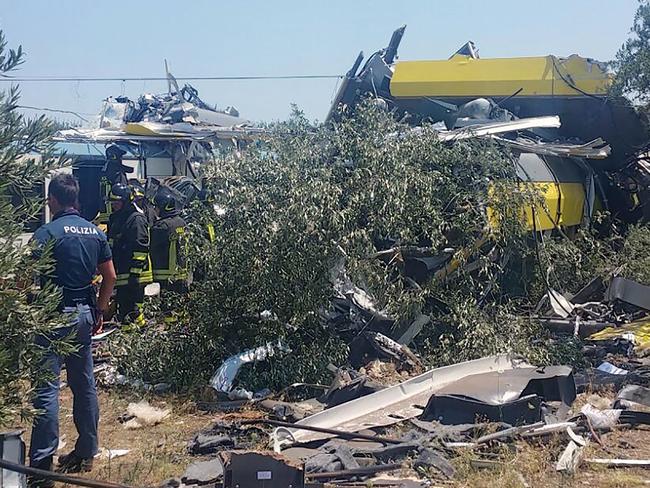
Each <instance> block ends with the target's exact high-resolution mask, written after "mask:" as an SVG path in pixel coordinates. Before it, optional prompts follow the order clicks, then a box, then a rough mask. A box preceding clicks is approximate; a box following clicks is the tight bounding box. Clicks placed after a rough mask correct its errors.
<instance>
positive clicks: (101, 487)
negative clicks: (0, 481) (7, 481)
mask: <svg viewBox="0 0 650 488" xmlns="http://www.w3.org/2000/svg"><path fill="white" fill-rule="evenodd" d="M0 468H2V469H7V470H9V471H14V472H15V473H22V474H26V475H30V476H34V477H35V478H42V479H48V480H52V481H60V482H61V483H66V484H69V485H74V486H85V487H87V488H133V487H131V486H128V485H121V484H117V483H111V482H108V481H96V480H91V479H87V478H78V477H77V476H69V475H66V474H63V473H55V472H54V471H47V470H44V469H36V468H31V467H28V466H23V465H22V464H17V463H12V462H10V461H6V460H5V459H1V458H0Z"/></svg>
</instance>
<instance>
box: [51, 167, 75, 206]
mask: <svg viewBox="0 0 650 488" xmlns="http://www.w3.org/2000/svg"><path fill="white" fill-rule="evenodd" d="M47 193H48V195H51V196H53V197H54V198H56V201H57V202H59V204H61V205H63V206H64V207H68V206H70V207H74V206H76V205H77V199H78V198H79V182H78V181H77V178H75V177H74V176H73V175H71V174H58V175H56V176H55V177H53V178H52V180H51V181H50V185H49V186H48V187H47Z"/></svg>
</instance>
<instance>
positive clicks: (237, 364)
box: [210, 340, 291, 393]
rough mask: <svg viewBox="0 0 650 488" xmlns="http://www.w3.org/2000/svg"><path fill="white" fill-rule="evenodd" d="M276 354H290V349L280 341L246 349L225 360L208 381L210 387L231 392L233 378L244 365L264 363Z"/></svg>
mask: <svg viewBox="0 0 650 488" xmlns="http://www.w3.org/2000/svg"><path fill="white" fill-rule="evenodd" d="M277 352H287V353H288V352H291V349H290V348H289V347H288V346H287V345H286V344H284V343H283V342H282V341H280V340H278V341H277V342H269V343H268V344H265V345H263V346H259V347H256V348H255V349H248V350H246V351H243V352H240V353H239V354H235V355H234V356H230V357H229V358H228V359H226V360H225V361H224V362H223V363H222V364H221V366H219V369H217V371H216V372H215V373H214V375H213V376H212V378H211V379H210V385H211V386H212V388H214V389H215V390H217V391H221V392H223V393H228V392H230V390H232V386H233V382H234V381H235V377H236V376H237V373H238V372H239V368H241V367H242V366H243V365H244V364H246V363H252V362H255V361H264V360H265V359H267V358H269V357H272V356H273V355H275V354H276V353H277Z"/></svg>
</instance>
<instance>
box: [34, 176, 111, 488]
mask: <svg viewBox="0 0 650 488" xmlns="http://www.w3.org/2000/svg"><path fill="white" fill-rule="evenodd" d="M78 195H79V184H78V182H77V180H76V179H75V178H74V176H72V175H69V174H66V175H58V176H55V177H54V178H53V179H52V180H51V182H50V184H49V187H48V200H47V204H48V206H49V207H50V210H51V212H52V215H53V220H52V222H50V223H48V224H45V225H43V226H42V227H40V228H39V229H38V230H37V231H36V232H35V233H34V238H33V239H34V241H35V243H36V245H37V247H36V254H37V255H38V254H39V253H40V252H42V248H43V246H45V245H46V244H47V243H48V242H50V241H53V251H52V253H53V259H54V261H55V269H54V271H53V273H50V274H48V275H46V276H44V277H42V279H43V281H45V282H47V281H49V282H53V284H55V285H56V286H58V287H60V288H61V291H62V297H63V299H62V302H61V304H60V306H59V310H60V311H61V312H64V317H66V321H67V322H66V324H65V325H63V326H61V327H59V328H55V329H53V330H52V331H51V332H49V333H48V334H47V335H46V336H40V337H38V338H37V339H36V341H37V344H38V345H39V346H41V347H42V348H43V350H44V356H43V360H42V364H41V367H42V368H44V369H45V370H46V371H47V372H48V373H49V376H50V377H49V381H48V382H43V383H41V384H38V385H36V388H35V397H34V407H35V408H36V409H37V410H39V411H40V412H41V413H40V414H38V415H37V416H36V417H35V419H34V426H33V429H32V438H31V444H30V449H29V458H30V465H31V466H33V467H37V468H41V469H46V470H51V469H52V457H53V455H54V454H55V453H56V451H57V448H58V445H59V418H58V417H59V375H60V373H61V367H62V364H64V363H65V365H66V369H67V379H68V384H69V385H70V388H71V390H72V393H73V395H74V408H73V412H72V415H73V419H74V423H75V426H76V428H77V432H78V434H79V438H78V439H77V442H76V444H75V448H74V450H73V451H72V452H71V453H70V454H68V455H67V456H62V457H60V458H59V464H60V469H61V470H63V471H67V472H80V471H88V470H90V469H91V467H92V460H93V456H94V455H95V454H96V453H97V424H98V421H99V408H98V402H97V391H96V389H95V378H94V375H93V358H92V351H91V336H92V334H93V331H97V330H100V329H101V327H102V320H103V319H102V314H103V312H104V311H106V309H107V308H108V302H109V299H110V296H111V294H112V292H113V285H114V283H115V279H116V276H115V270H114V268H113V261H112V259H111V250H110V248H109V246H108V242H107V240H106V236H105V235H104V233H103V232H102V231H101V230H99V229H98V228H97V227H96V226H95V225H93V224H91V223H90V222H88V221H87V220H84V219H83V218H81V217H80V216H79V212H78V211H77V210H76V205H77V201H78ZM96 271H99V274H100V275H101V276H102V278H103V279H102V283H101V288H100V290H99V298H97V297H96V295H95V287H94V286H93V284H92V281H93V276H94V274H95V273H96ZM66 337H72V341H73V343H74V345H76V346H77V350H76V352H73V353H70V354H67V355H60V354H59V353H57V352H56V351H53V350H52V349H51V343H52V341H53V340H57V339H62V338H66ZM30 486H32V487H49V486H54V484H53V482H51V481H47V480H40V479H30Z"/></svg>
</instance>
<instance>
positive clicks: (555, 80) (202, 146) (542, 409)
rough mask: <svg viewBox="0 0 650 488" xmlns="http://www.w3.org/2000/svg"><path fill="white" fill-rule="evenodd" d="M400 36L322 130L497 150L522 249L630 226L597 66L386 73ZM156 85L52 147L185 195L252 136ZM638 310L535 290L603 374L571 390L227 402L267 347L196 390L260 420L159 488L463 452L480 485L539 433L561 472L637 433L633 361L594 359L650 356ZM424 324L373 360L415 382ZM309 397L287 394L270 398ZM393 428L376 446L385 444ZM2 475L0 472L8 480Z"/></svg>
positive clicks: (611, 286) (637, 178)
mask: <svg viewBox="0 0 650 488" xmlns="http://www.w3.org/2000/svg"><path fill="white" fill-rule="evenodd" d="M403 33H404V27H402V28H400V29H398V30H396V31H395V32H394V33H393V36H392V38H391V41H390V43H389V45H388V46H387V47H386V48H385V49H382V50H380V51H377V52H376V53H374V54H373V55H371V56H370V58H369V59H368V61H367V62H366V63H365V65H364V66H363V67H362V66H361V64H362V62H363V54H360V55H359V56H358V57H357V59H356V60H355V62H354V64H353V67H352V68H351V69H350V71H349V72H348V73H347V74H346V75H345V76H344V78H343V82H342V83H341V86H340V88H339V91H338V93H337V96H336V98H335V100H334V103H333V105H332V108H331V110H330V112H329V114H328V116H327V121H328V122H329V121H332V120H336V119H337V118H338V117H340V116H341V114H342V113H345V112H346V111H348V112H349V111H351V110H354V107H355V106H356V105H357V104H358V103H359V102H360V101H361V100H362V99H363V98H365V97H366V96H371V97H372V98H373V99H374V100H375V102H376V103H377V104H378V105H380V106H381V107H384V108H386V109H387V110H390V111H392V112H394V113H395V115H396V116H399V117H400V118H402V119H403V120H406V121H407V122H409V123H410V124H412V125H413V130H414V131H418V130H421V128H420V126H421V125H422V124H423V123H434V124H438V125H437V128H438V130H439V137H440V139H441V140H444V141H448V142H449V143H453V142H454V141H456V140H462V139H466V138H475V137H483V138H491V139H493V140H495V141H496V142H498V143H499V144H502V145H504V146H507V147H508V148H509V149H510V150H511V151H512V153H513V154H515V155H516V156H517V161H516V164H517V174H518V176H519V178H520V179H521V181H522V182H526V183H528V184H531V185H533V186H535V187H536V188H538V189H539V190H540V193H541V195H542V196H543V200H544V202H543V203H542V204H540V207H539V208H538V209H531V210H529V211H528V212H526V215H527V219H528V226H529V228H530V229H531V231H535V232H542V233H544V232H552V231H553V230H554V229H557V228H562V229H564V230H565V231H568V230H570V229H572V228H576V227H578V226H582V225H586V224H588V223H589V222H590V219H591V218H592V216H593V214H594V212H595V211H596V210H597V209H603V208H604V209H609V210H610V211H612V212H613V213H615V214H617V215H618V216H619V217H621V218H624V219H626V220H628V221H635V220H640V219H644V218H647V216H648V213H647V212H648V210H647V198H648V193H647V190H646V188H647V187H648V183H649V182H650V166H649V165H648V163H647V161H646V160H645V159H644V156H645V152H646V146H647V144H648V141H647V138H646V135H645V134H646V133H645V129H644V121H643V120H642V119H641V118H640V116H639V115H638V114H637V113H636V112H635V111H634V109H633V108H632V107H631V105H630V104H629V103H628V102H627V101H625V100H623V99H612V98H609V97H608V95H607V88H608V84H609V75H608V74H607V72H606V71H605V69H604V68H603V67H602V66H601V65H600V64H599V63H597V62H595V61H593V60H591V59H586V58H581V57H578V56H575V55H574V56H570V57H569V58H558V57H555V56H544V57H535V58H504V59H481V58H479V56H478V52H477V49H476V46H475V45H474V44H473V43H471V42H469V43H467V44H466V45H465V46H463V47H462V48H461V49H460V50H459V51H458V52H456V53H455V54H454V55H453V56H452V57H451V58H450V59H448V60H436V61H396V59H397V48H398V46H399V43H400V40H401V38H402V35H403ZM168 80H169V90H168V93H166V94H162V95H143V96H141V97H140V98H139V99H138V100H137V101H135V102H134V101H131V100H128V99H126V98H123V97H119V98H116V99H112V98H111V99H108V100H107V101H106V103H105V105H104V109H103V112H102V114H101V117H100V123H99V127H97V128H94V129H68V130H64V131H61V132H59V134H58V135H57V140H58V141H61V142H67V143H70V142H81V143H99V144H107V145H108V144H118V145H120V146H121V147H123V148H124V149H128V150H130V152H131V153H132V154H133V157H134V160H135V163H134V166H135V167H136V168H135V170H136V175H135V176H136V177H138V178H141V179H146V178H149V177H157V178H161V179H162V181H163V182H164V180H165V178H170V179H172V180H173V178H175V177H179V176H182V177H186V178H188V179H190V180H197V179H199V178H200V165H201V162H203V161H205V160H206V159H207V158H209V157H210V151H211V148H212V147H213V145H215V144H220V143H223V142H224V141H228V143H230V141H233V140H234V141H235V143H239V141H249V140H253V139H255V138H258V137H262V136H263V135H264V130H262V129H260V128H256V127H254V126H252V125H251V124H250V123H249V122H248V121H246V120H244V119H242V118H240V117H239V114H238V113H237V112H236V111H235V110H234V109H226V110H222V111H218V110H215V109H214V108H212V107H210V106H208V105H207V104H205V103H204V102H203V101H202V100H201V99H200V98H199V96H198V93H197V92H196V90H195V89H194V88H192V87H191V86H189V85H186V86H184V87H183V88H182V89H179V86H178V84H177V83H176V80H175V79H174V78H173V76H171V75H170V74H168ZM605 141H607V142H605ZM73 164H74V171H75V172H78V173H79V174H80V175H81V176H82V177H81V178H80V179H81V181H82V185H83V184H84V182H85V184H86V185H88V186H87V187H88V188H94V185H95V184H96V183H97V184H98V180H97V181H96V180H95V178H96V177H98V176H99V175H100V174H101V168H102V165H103V159H102V156H100V157H96V158H87V157H83V156H79V157H77V158H75V160H74V163H73ZM84 173H85V175H84ZM88 175H91V176H90V177H86V178H84V176H88ZM93 191H94V190H93ZM93 191H91V193H92V192H93ZM93 195H95V193H93ZM93 198H99V195H98V194H97V195H96V196H95V197H93ZM88 205H92V202H90V201H89V203H88ZM91 210H92V209H91ZM91 210H89V213H92V211H91ZM405 260H406V261H407V265H408V264H409V262H410V265H409V266H410V268H409V269H410V274H411V275H412V277H413V279H414V280H416V281H417V280H419V279H424V278H426V277H430V276H431V275H435V276H442V277H444V276H446V274H447V273H448V272H450V271H452V270H453V263H452V262H451V261H452V260H451V259H450V257H448V256H442V257H437V256H428V257H422V256H405ZM409 260H410V261H409ZM334 288H335V291H336V295H337V297H336V298H335V299H334V302H333V305H334V309H335V310H336V309H337V307H338V308H339V309H341V310H348V309H351V308H354V309H355V310H356V311H357V312H358V314H359V316H361V317H364V316H365V317H366V318H368V317H370V318H371V319H372V320H375V322H377V323H381V322H382V321H383V322H386V321H390V320H391V319H390V317H384V316H382V315H381V313H380V312H378V311H376V310H375V309H374V308H373V304H372V300H371V298H370V297H368V296H367V295H366V294H365V292H364V291H363V290H361V289H359V288H357V287H356V286H354V284H352V283H350V282H349V280H347V281H346V278H345V273H344V270H342V272H341V273H338V274H337V277H336V279H335V280H334ZM648 296H650V293H648V289H647V287H643V286H642V285H639V284H638V283H634V282H630V281H629V280H624V279H622V278H620V277H614V278H612V279H611V280H610V282H609V283H608V282H606V281H605V280H603V279H600V278H599V279H595V280H594V282H592V283H590V284H589V285H588V286H587V287H585V289H583V290H581V291H580V292H579V293H577V294H576V295H575V296H573V297H568V298H567V297H564V296H563V295H561V294H560V293H558V292H555V291H554V290H549V293H548V295H547V299H546V302H542V303H540V305H539V307H538V310H537V311H536V313H537V314H538V315H539V317H538V318H539V319H540V320H543V321H545V323H546V324H547V325H548V327H550V328H552V329H554V330H555V331H556V332H558V333H561V334H569V335H572V334H575V335H580V336H582V337H590V339H591V340H592V343H593V344H600V345H601V347H599V348H597V349H594V351H597V352H595V353H594V354H595V355H594V357H593V358H592V359H593V360H594V361H596V362H601V363H602V364H600V366H598V367H597V368H589V369H587V370H586V371H585V372H581V373H580V374H577V373H576V374H574V373H573V371H572V369H571V368H570V367H566V366H554V367H543V368H535V367H533V366H531V365H530V364H527V363H526V362H524V361H522V360H519V359H517V358H513V357H510V356H506V355H499V356H490V357H486V358H482V359H478V360H475V361H469V362H465V363H460V364H454V365H450V366H446V367H442V368H437V369H433V370H430V371H426V372H424V373H421V374H418V375H415V376H413V377H412V378H410V379H408V380H406V381H401V382H399V383H398V384H394V385H393V386H388V387H384V386H382V385H377V384H375V383H373V382H372V381H371V380H370V379H369V378H368V377H367V375H364V374H362V373H360V372H358V371H356V370H352V369H344V368H332V370H333V372H334V373H335V380H334V382H333V384H332V386H330V387H329V388H328V389H327V391H325V393H324V394H323V395H321V396H319V397H314V398H310V399H309V400H306V401H302V402H290V401H284V400H285V397H287V396H288V393H287V392H283V394H282V395H281V397H280V399H279V400H278V399H274V398H270V396H269V392H258V393H257V394H254V393H252V392H247V391H246V390H243V389H241V388H234V386H235V385H236V375H237V372H238V370H239V368H240V367H241V366H242V365H244V364H246V363H249V362H253V361H257V360H260V361H263V360H265V359H266V358H267V357H269V356H271V355H273V354H275V353H280V352H287V349H286V347H285V346H284V345H283V344H282V343H281V342H278V343H276V344H267V345H264V346H260V347H258V348H255V349H251V350H249V351H244V352H242V353H240V354H238V355H235V356H233V357H231V358H229V359H227V360H226V361H225V362H224V363H223V365H222V367H221V368H219V369H218V370H217V372H216V373H215V376H214V378H213V380H212V382H211V383H212V386H213V387H214V388H215V390H217V391H218V392H219V393H220V394H221V395H224V396H228V398H229V400H228V401H219V402H217V403H216V404H210V405H204V406H203V407H204V408H208V409H214V410H223V409H228V410H233V409H237V408H239V407H241V406H242V405H250V404H255V405H256V406H258V407H259V408H261V409H263V410H266V411H267V412H268V415H269V417H270V418H263V419H254V420H250V419H249V420H241V421H235V422H217V423H216V424H215V425H214V427H212V428H211V429H209V430H207V431H205V432H201V433H199V434H197V436H196V437H195V438H194V439H193V440H192V441H191V443H190V446H189V449H190V452H192V453H193V454H202V455H213V456H214V455H216V457H213V458H212V459H211V460H209V461H203V462H199V463H195V464H193V465H192V466H190V467H189V468H188V470H187V471H186V472H185V474H184V475H183V476H181V478H180V479H178V480H170V482H168V483H167V484H165V485H164V486H184V487H195V486H223V487H224V488H228V487H234V486H247V487H256V486H259V487H262V486H264V487H266V488H268V487H280V486H282V487H284V486H289V485H290V486H293V487H301V486H323V485H322V482H325V481H337V480H338V481H339V482H345V483H346V486H365V484H363V483H365V482H364V481H363V480H364V479H365V478H367V477H370V476H375V475H377V474H379V473H380V472H382V471H396V472H397V474H398V476H397V477H395V476H393V477H392V478H390V481H387V483H389V485H390V486H425V485H424V484H422V483H421V482H420V480H418V479H417V478H413V477H412V476H411V477H409V478H408V479H404V480H400V479H399V474H400V473H403V469H404V468H405V466H409V467H413V468H415V469H416V470H422V469H423V470H428V472H429V475H430V476H431V475H432V473H437V475H438V476H440V477H442V478H452V477H454V475H455V469H454V467H453V465H452V464H450V462H449V458H451V457H454V456H456V455H457V453H458V452H459V450H463V449H470V450H471V452H472V454H473V459H472V465H473V466H475V467H494V466H495V465H497V464H498V461H495V459H496V458H497V455H496V454H495V452H496V451H495V450H492V451H491V449H492V448H498V447H499V445H502V444H503V443H510V442H512V441H513V440H519V441H524V440H526V439H536V440H538V441H539V440H542V439H546V438H547V437H548V436H549V434H551V433H554V434H556V435H564V434H566V436H567V442H568V444H567V448H566V450H565V452H564V453H563V454H562V456H560V459H559V461H558V464H557V466H556V469H557V470H558V471H560V472H563V473H571V472H574V471H575V470H576V469H577V467H578V465H579V464H580V462H581V459H582V456H583V450H584V446H585V445H586V444H587V443H588V442H589V440H594V441H595V442H600V438H599V435H598V433H603V432H607V431H608V430H609V429H611V428H612V427H613V426H615V425H620V424H625V425H631V426H634V425H638V424H648V423H650V416H648V414H647V413H645V412H643V411H642V409H640V408H638V405H639V404H648V403H650V400H649V399H650V393H648V392H649V391H650V390H647V388H645V386H647V385H648V383H649V377H648V374H647V366H648V365H647V364H646V363H644V362H643V360H635V361H636V362H634V363H632V362H629V363H621V364H620V366H621V367H616V366H614V365H613V364H611V363H609V362H607V360H605V359H607V358H608V357H609V356H606V355H605V354H606V353H608V352H609V353H617V354H618V353H623V355H624V356H626V357H630V356H633V355H634V354H635V353H640V352H642V351H644V350H646V349H647V348H648V347H649V346H650V340H649V339H648V337H650V328H649V327H650V326H649V325H648V321H647V317H648V314H650V302H648V300H647V297H648ZM426 323H427V320H426V317H424V318H423V317H418V318H416V320H415V321H414V322H413V324H411V326H410V327H408V328H407V330H404V331H402V332H403V333H401V334H400V335H399V337H396V338H394V339H393V338H390V337H386V336H384V335H383V334H382V333H380V332H377V331H372V330H371V331H366V333H365V338H366V339H367V340H369V341H370V342H371V343H372V344H373V347H375V349H376V353H377V355H378V357H380V358H383V359H386V360H389V361H396V362H398V363H400V364H401V365H402V366H405V367H406V369H408V370H410V371H411V372H414V371H417V370H418V368H420V367H421V363H419V359H418V358H417V357H416V356H414V355H413V354H412V353H411V352H410V351H409V350H408V344H410V342H411V341H412V340H413V338H414V337H415V336H416V335H417V333H418V332H419V331H420V330H422V328H423V327H424V326H425V325H426ZM622 324H626V325H622ZM621 325H622V326H621ZM98 340H101V339H98ZM603 344H604V346H602V345H603ZM603 351H604V352H603ZM353 366H354V365H353ZM626 384H627V385H628V386H625V385H626ZM587 385H592V387H593V385H604V386H605V387H607V388H609V387H612V386H613V387H615V388H617V389H619V388H620V389H621V390H620V392H619V394H618V397H617V399H616V401H615V402H614V404H613V405H611V407H612V408H602V409H598V408H595V407H593V406H591V405H588V406H586V407H584V408H582V409H581V411H580V412H577V413H574V414H573V415H569V411H570V407H571V405H572V403H573V401H574V400H575V398H576V394H577V393H581V392H584V391H585V389H586V387H587ZM313 386H314V385H292V386H291V387H289V388H288V389H287V390H291V389H294V388H300V387H313ZM623 386H625V387H624V388H622V387H623ZM477 418H480V419H482V420H481V421H477ZM289 421H293V422H289ZM486 422H492V425H493V426H495V425H496V432H493V433H488V434H486V425H487V424H486ZM259 424H266V425H270V426H275V427H276V429H275V430H274V431H273V432H272V433H271V435H270V441H269V444H270V445H272V446H273V448H274V450H275V451H276V453H270V452H267V453H265V452H253V451H250V449H253V448H255V447H257V445H256V444H255V443H254V442H253V439H255V438H259V435H260V434H261V433H265V431H263V430H261V429H260V428H259V427H258V425H259ZM396 425H398V428H395V430H394V431H392V434H391V435H388V433H387V432H386V429H387V428H390V427H391V426H393V427H394V426H396ZM406 427H408V429H409V430H407V429H406ZM8 438H9V437H8ZM11 439H12V442H14V444H12V446H11V447H12V449H13V451H12V452H13V453H15V454H16V455H15V459H14V460H15V461H17V462H18V463H19V464H20V462H22V461H24V458H23V460H22V461H21V459H20V445H19V444H18V445H16V443H15V436H14V437H11ZM278 453H279V454H278ZM23 456H24V453H23ZM588 461H589V460H588ZM623 461H624V460H603V459H595V460H590V461H589V462H593V463H600V464H603V463H605V464H607V463H608V462H609V464H611V465H616V464H623V465H624V464H625V462H623ZM628 461H629V460H628ZM633 461H634V460H633ZM495 463H496V464H495ZM10 464H11V463H9V464H7V463H5V464H4V465H2V466H3V468H7V466H8V469H17V468H16V467H15V465H11V466H10ZM628 464H629V462H628ZM632 464H634V463H632ZM12 466H13V467H12ZM23 471H24V470H23ZM5 472H6V473H9V471H5ZM419 472H421V471H419ZM41 474H42V473H41ZM65 481H67V482H71V481H70V480H69V479H66V480H65ZM72 482H74V480H73V481H72ZM86 483H88V482H86ZM91 483H99V482H91ZM355 483H356V484H355ZM359 483H361V484H359ZM379 483H381V482H379ZM391 483H392V484H391ZM78 484H80V485H81V486H102V485H101V484H94V485H93V484H85V485H84V484H83V482H78ZM0 486H4V485H2V483H0ZM8 486H19V485H18V484H16V485H8ZM104 486H108V485H104Z"/></svg>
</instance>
